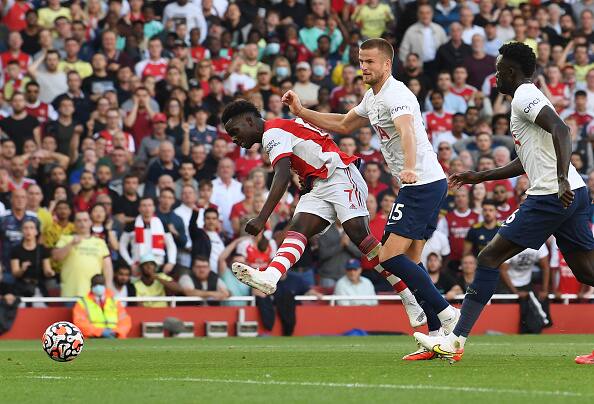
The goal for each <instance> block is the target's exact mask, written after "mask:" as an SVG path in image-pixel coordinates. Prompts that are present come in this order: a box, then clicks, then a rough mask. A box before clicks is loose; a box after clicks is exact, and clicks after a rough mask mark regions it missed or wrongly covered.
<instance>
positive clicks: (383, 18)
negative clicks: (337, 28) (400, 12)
mask: <svg viewBox="0 0 594 404" xmlns="http://www.w3.org/2000/svg"><path fill="white" fill-rule="evenodd" d="M351 18H352V19H353V21H355V22H356V23H357V25H359V27H360V28H361V34H363V36H364V37H365V38H379V37H380V36H381V35H382V34H383V33H384V31H386V28H387V25H388V24H389V23H390V22H391V21H393V20H394V15H393V14H392V10H391V9H390V6H389V5H387V4H385V3H380V1H379V0H367V2H366V4H363V5H360V6H357V8H356V9H355V12H354V13H353V15H352V17H351Z"/></svg>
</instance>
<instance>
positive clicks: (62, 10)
mask: <svg viewBox="0 0 594 404" xmlns="http://www.w3.org/2000/svg"><path fill="white" fill-rule="evenodd" d="M58 17H66V18H68V19H70V18H71V14H70V9H69V8H67V7H62V6H61V4H60V0H48V2H47V7H44V8H41V9H39V25H41V26H42V27H44V28H48V29H51V28H53V27H54V22H55V21H56V19H57V18H58Z"/></svg>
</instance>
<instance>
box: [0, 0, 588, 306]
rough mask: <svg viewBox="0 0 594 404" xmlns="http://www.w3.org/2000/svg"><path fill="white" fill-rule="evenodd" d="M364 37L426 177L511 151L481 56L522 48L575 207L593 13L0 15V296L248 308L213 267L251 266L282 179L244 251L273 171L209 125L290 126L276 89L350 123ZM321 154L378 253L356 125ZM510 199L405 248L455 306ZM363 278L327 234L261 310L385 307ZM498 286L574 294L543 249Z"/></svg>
mask: <svg viewBox="0 0 594 404" xmlns="http://www.w3.org/2000/svg"><path fill="white" fill-rule="evenodd" d="M372 37H382V38H385V39H386V40H388V41H389V42H390V43H392V44H393V45H394V48H395V49H396V50H397V52H396V55H397V59H398V60H395V63H394V71H393V74H394V76H395V77H396V78H397V79H399V80H401V81H403V82H404V83H405V84H406V85H407V86H408V87H409V88H410V89H411V90H412V92H413V93H414V94H415V95H416V96H417V98H418V100H419V104H420V105H421V108H422V110H423V111H424V119H425V126H426V128H427V132H428V135H429V138H430V140H431V142H432V144H433V146H434V148H435V151H436V153H437V154H438V158H439V161H440V163H441V165H442V167H443V170H444V171H445V172H446V173H455V172H460V171H464V170H485V169H490V168H494V167H500V166H503V165H505V164H507V163H508V162H509V161H510V160H511V159H513V158H514V157H515V152H514V138H513V136H512V134H510V132H509V119H510V118H509V112H510V100H509V99H508V98H506V97H504V96H503V95H501V94H499V93H498V91H497V89H496V85H495V78H494V72H495V60H496V57H497V55H498V49H499V47H500V46H501V45H502V44H504V43H506V42H508V41H520V42H523V43H526V44H528V45H529V46H531V47H532V48H533V50H534V52H535V53H536V55H537V63H538V68H537V72H536V74H535V76H534V78H533V79H534V82H535V83H536V84H537V85H538V86H539V87H540V89H541V90H542V91H543V92H544V93H545V94H546V95H547V96H548V97H549V98H550V99H551V100H552V102H553V104H554V105H555V107H556V109H557V111H558V112H559V113H560V114H561V116H562V117H563V118H564V120H565V122H566V123H567V124H568V125H569V127H570V128H571V134H572V143H573V150H574V152H573V154H572V157H571V161H572V163H573V164H574V165H575V167H576V168H577V170H578V171H579V172H580V173H581V174H582V176H583V177H584V179H585V181H586V182H587V184H588V187H589V190H590V194H591V195H593V196H594V172H593V167H594V158H593V145H594V121H593V119H594V52H593V50H594V48H593V43H594V1H547V2H541V1H528V2H520V1H516V0H508V1H506V0H480V1H454V0H439V1H437V2H436V1H431V2H430V1H426V0H425V1H405V0H401V1H392V2H384V1H379V0H310V1H307V2H301V1H296V0H282V1H280V2H279V1H269V0H241V1H237V2H229V1H227V0H193V1H188V0H177V1H147V0H109V1H100V0H87V1H86V2H83V1H79V0H74V1H60V0H47V1H44V0H35V1H32V2H29V1H23V0H3V1H2V19H1V24H0V51H1V53H0V65H1V66H0V88H1V90H0V118H1V119H0V133H1V142H0V144H1V148H0V214H1V217H0V243H1V251H2V252H1V266H2V271H1V274H2V283H1V284H0V289H1V290H0V294H9V293H10V294H15V295H17V296H48V295H49V296H64V297H70V296H85V295H87V293H89V290H90V288H91V278H93V276H94V275H97V274H103V275H104V281H103V282H104V283H105V285H106V286H107V288H108V289H110V290H111V291H112V292H113V294H114V295H115V296H116V297H127V296H164V295H166V294H177V295H185V296H199V297H204V298H207V299H209V300H210V302H211V303H212V304H218V301H219V300H222V299H225V298H226V297H228V296H248V295H251V294H252V293H253V292H252V291H251V290H250V289H249V287H247V286H245V285H243V284H241V283H239V282H238V281H237V280H236V279H235V278H234V277H233V275H232V273H231V272H230V271H229V265H230V263H231V262H232V261H242V262H246V263H248V264H249V265H252V266H254V267H260V268H261V267H266V265H267V263H268V262H269V261H270V260H271V258H272V257H273V256H274V253H275V251H276V248H277V246H278V245H279V244H280V242H281V241H282V239H283V237H284V232H285V228H286V225H287V223H288V219H289V218H290V217H291V214H292V211H293V209H294V207H295V204H296V202H297V201H298V198H299V180H298V178H295V180H294V182H293V184H292V185H291V186H290V188H289V189H288V191H287V193H286V195H285V197H284V198H283V200H282V202H281V203H280V204H279V205H278V207H277V209H276V211H275V212H274V214H273V216H272V217H271V219H270V222H269V223H268V225H267V230H266V231H265V232H264V233H263V234H262V235H260V236H258V237H251V236H247V235H246V234H245V232H244V231H243V227H244V225H245V223H246V222H247V220H249V219H250V218H252V217H254V216H255V215H256V214H257V212H259V209H261V207H262V205H263V202H264V201H265V198H266V196H267V193H268V188H269V186H270V184H271V179H272V175H273V173H272V168H271V165H270V161H269V160H268V158H267V156H266V154H265V153H263V152H262V150H261V149H260V147H259V145H256V146H254V147H253V148H251V149H250V150H240V149H239V148H238V147H236V145H234V144H233V143H232V142H231V141H230V138H229V137H228V136H227V134H226V133H225V130H224V128H223V126H222V125H221V122H220V115H221V112H222V109H223V108H224V106H225V105H226V104H227V103H228V102H230V101H231V100H233V99H235V98H238V97H241V98H245V99H247V100H249V101H251V102H252V103H254V104H255V105H256V106H257V107H258V109H259V110H260V111H261V113H262V117H263V118H265V119H271V118H277V117H281V118H291V115H290V113H289V111H288V109H287V108H286V107H284V106H283V105H282V103H281V96H282V95H283V93H284V92H286V91H287V90H289V89H292V90H294V91H295V92H296V93H297V94H298V95H299V97H300V98H301V100H302V101H303V103H304V105H306V106H307V107H310V108H315V109H316V110H318V111H325V112H330V111H332V112H341V113H344V112H346V111H349V110H350V109H352V108H353V107H354V106H355V105H357V104H358V103H359V102H360V100H361V99H362V97H363V94H364V93H365V91H366V90H367V89H366V86H365V85H364V84H363V82H362V78H361V76H360V74H361V72H360V70H359V66H358V45H359V44H360V43H361V41H363V40H364V39H366V38H372ZM336 141H337V143H338V144H339V146H340V147H341V149H342V150H343V151H345V152H347V153H349V154H355V155H357V156H359V157H360V158H361V159H362V162H363V164H362V166H361V171H362V173H363V176H364V178H365V180H366V182H367V185H368V187H369V191H370V196H369V199H368V200H367V204H368V207H369V210H370V213H371V228H372V232H373V234H374V235H375V237H377V238H378V239H381V237H382V232H383V228H384V225H385V223H386V220H387V215H388V214H389V212H390V210H391V207H392V204H393V203H394V200H395V198H396V195H397V194H398V190H399V185H398V182H397V181H396V180H395V179H394V178H392V177H391V176H390V175H389V174H388V170H387V169H386V166H385V163H384V160H383V157H382V154H381V152H380V151H379V142H378V140H377V138H376V136H375V134H374V133H373V132H372V129H371V128H370V127H367V128H362V129H361V130H359V131H357V132H356V133H353V134H351V135H350V136H344V137H340V138H339V137H337V138H336ZM529 185H530V184H529V183H528V180H527V178H526V177H519V178H514V179H510V180H503V181H494V182H488V183H485V184H478V185H475V186H473V187H468V188H462V189H459V190H454V189H452V190H450V192H449V195H448V199H447V201H446V203H445V204H444V206H443V212H442V213H443V214H442V216H441V218H440V221H439V226H438V231H436V232H435V235H434V236H433V237H432V238H431V239H430V240H429V242H428V244H427V247H426V249H425V252H424V254H423V261H424V263H425V266H426V268H427V269H428V271H429V273H430V275H431V277H432V278H433V280H434V283H435V284H436V285H437V286H438V288H439V289H440V290H441V291H442V292H443V293H444V294H446V295H447V296H448V297H449V298H453V296H455V295H457V294H460V293H463V292H464V291H465V289H466V286H467V285H468V284H469V283H470V282H471V281H472V278H473V275H474V270H475V268H476V256H477V254H478V252H479V251H480V250H481V249H482V248H483V247H484V246H485V245H486V244H487V243H488V241H489V240H490V239H491V238H492V237H493V236H494V234H495V233H496V232H497V229H498V226H499V223H501V222H503V221H505V220H507V219H508V217H510V216H513V214H514V213H513V212H514V211H515V210H516V209H517V207H518V205H519V204H520V203H521V202H522V200H523V198H524V197H525V195H524V194H525V191H526V190H527V189H528V187H529ZM593 206H594V205H593ZM592 217H594V209H592ZM370 269H372V268H371V265H370V264H369V262H366V261H365V259H364V257H363V258H361V257H360V252H359V251H358V248H356V246H355V245H353V244H352V243H351V241H350V240H349V239H348V237H347V236H346V235H345V234H344V232H343V230H342V228H341V227H340V224H338V223H337V224H335V225H333V226H332V227H331V228H330V230H329V231H328V232H326V233H324V234H322V235H320V236H318V237H316V238H315V239H314V240H312V242H311V243H310V244H309V245H308V247H307V249H306V252H305V253H304V255H303V257H302V258H301V260H300V261H299V262H298V263H297V264H296V266H295V267H294V268H293V270H292V271H291V273H290V275H289V276H288V277H287V278H286V279H285V280H284V281H283V282H282V283H281V284H280V286H279V291H278V292H277V294H278V295H279V296H281V295H283V294H285V295H297V294H313V295H316V296H320V295H321V294H330V293H336V294H342V295H349V294H351V295H369V294H375V293H376V292H377V293H383V292H389V291H390V287H389V285H388V284H387V282H386V281H385V280H384V279H381V278H379V276H377V275H376V273H375V271H370ZM502 273H503V276H502V282H501V286H500V292H503V293H508V292H513V293H518V294H520V296H526V295H527V294H528V292H529V291H531V290H535V291H536V293H540V294H541V295H542V297H544V295H545V294H546V293H548V292H550V293H576V294H580V296H584V297H588V296H589V293H590V291H589V290H588V289H587V288H585V287H583V286H582V285H580V284H579V283H578V282H577V281H576V280H575V278H573V275H572V274H571V271H570V270H569V268H568V267H567V265H566V263H565V261H564V260H563V257H562V256H561V255H560V253H559V251H558V249H557V248H556V245H555V241H554V239H551V240H549V241H548V242H547V244H546V245H544V246H543V247H542V248H541V249H539V250H538V251H536V250H528V251H526V252H524V253H522V254H520V255H519V256H517V257H515V258H513V259H511V260H510V261H509V262H507V263H506V264H504V267H503V268H502ZM100 289H101V288H99V289H98V290H100ZM277 300H278V301H282V298H281V297H278V296H277ZM224 304H231V303H229V302H226V303H224ZM341 304H377V301H375V300H367V301H343V302H342V303H341ZM145 305H147V306H151V305H152V306H160V305H161V306H162V305H165V303H155V302H153V303H145Z"/></svg>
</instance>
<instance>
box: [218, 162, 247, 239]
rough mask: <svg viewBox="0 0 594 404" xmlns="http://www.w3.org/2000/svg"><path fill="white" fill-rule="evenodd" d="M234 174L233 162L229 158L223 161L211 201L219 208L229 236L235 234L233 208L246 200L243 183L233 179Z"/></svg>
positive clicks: (219, 166) (220, 164) (224, 228)
mask: <svg viewBox="0 0 594 404" xmlns="http://www.w3.org/2000/svg"><path fill="white" fill-rule="evenodd" d="M234 174H235V164H234V163H233V161H232V160H231V159H229V158H224V159H222V160H221V161H220V162H219V165H218V168H217V178H216V179H215V180H214V181H213V182H212V185H213V194H212V198H211V200H210V201H211V202H212V203H214V204H215V205H217V206H218V207H219V213H220V215H221V218H222V220H223V230H224V232H225V233H226V234H228V235H232V234H233V228H232V227H231V219H230V214H231V208H232V207H233V205H235V204H236V203H238V202H240V201H241V200H243V199H244V195H243V192H241V183H240V182H239V181H237V180H236V179H234V178H233V176H234Z"/></svg>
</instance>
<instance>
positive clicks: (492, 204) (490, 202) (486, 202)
mask: <svg viewBox="0 0 594 404" xmlns="http://www.w3.org/2000/svg"><path fill="white" fill-rule="evenodd" d="M485 205H491V206H497V203H496V202H495V201H494V200H493V199H485V200H484V201H483V203H481V206H485Z"/></svg>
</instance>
